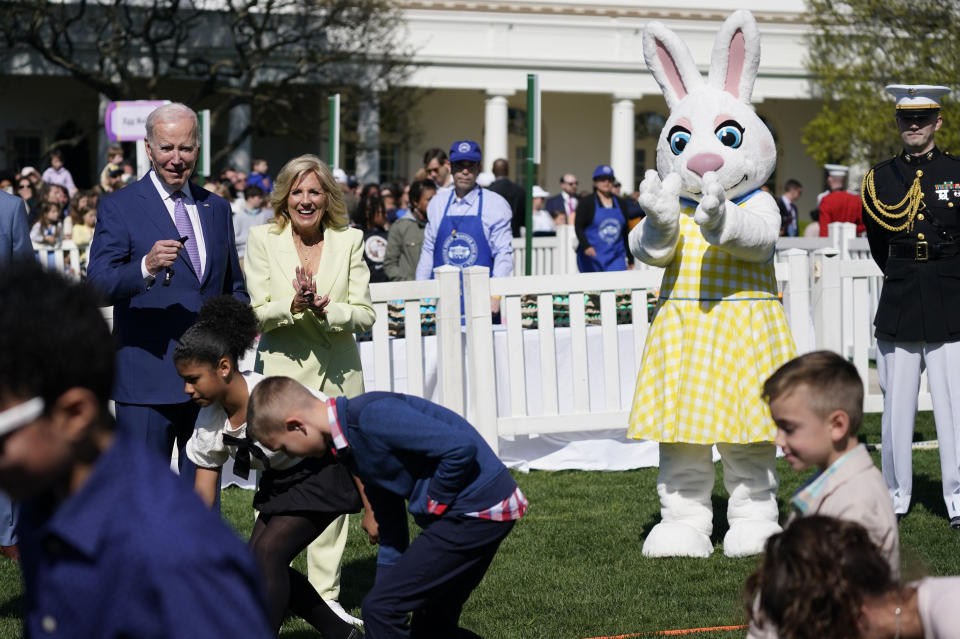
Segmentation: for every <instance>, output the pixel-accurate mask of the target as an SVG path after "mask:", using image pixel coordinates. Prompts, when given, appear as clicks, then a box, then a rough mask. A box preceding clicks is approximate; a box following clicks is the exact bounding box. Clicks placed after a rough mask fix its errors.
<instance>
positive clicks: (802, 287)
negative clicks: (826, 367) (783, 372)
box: [783, 248, 813, 353]
mask: <svg viewBox="0 0 960 639" xmlns="http://www.w3.org/2000/svg"><path fill="white" fill-rule="evenodd" d="M783 256H784V257H785V258H786V261H787V268H788V273H789V279H788V280H787V285H786V287H785V290H784V292H783V304H784V308H785V309H786V311H787V319H788V321H789V324H790V330H791V332H792V333H793V341H794V343H795V344H796V346H797V353H806V352H808V351H810V350H811V348H810V347H811V346H812V344H813V340H812V339H811V336H810V323H811V318H810V273H809V264H810V261H809V258H808V257H807V252H806V251H802V250H800V249H795V248H794V249H787V250H786V251H784V252H783Z"/></svg>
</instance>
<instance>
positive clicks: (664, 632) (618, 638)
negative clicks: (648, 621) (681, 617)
mask: <svg viewBox="0 0 960 639" xmlns="http://www.w3.org/2000/svg"><path fill="white" fill-rule="evenodd" d="M746 629H747V626H714V627H712V628H685V629H683V630H653V631H651V632H635V633H633V634H631V635H611V636H609V637H590V639H630V638H631V637H650V636H654V635H656V636H661V637H662V636H667V635H670V636H675V635H692V634H695V633H698V632H724V631H728V630H746Z"/></svg>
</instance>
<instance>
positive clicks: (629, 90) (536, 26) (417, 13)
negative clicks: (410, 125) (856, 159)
mask: <svg viewBox="0 0 960 639" xmlns="http://www.w3.org/2000/svg"><path fill="white" fill-rule="evenodd" d="M398 4H399V5H400V6H401V7H403V15H404V18H405V26H406V29H407V30H408V33H409V37H408V38H407V39H406V41H407V42H408V43H409V44H410V45H411V46H413V47H415V49H416V53H415V56H414V63H415V64H416V65H417V66H416V70H415V72H414V73H413V74H412V75H411V77H410V80H409V82H410V84H412V85H414V86H417V87H422V88H426V89H429V90H430V92H429V93H428V95H427V97H426V98H425V99H424V100H423V101H422V102H421V104H420V107H419V110H420V114H419V122H420V127H421V128H422V138H421V139H422V144H421V145H420V146H419V147H418V148H410V149H407V153H406V155H405V157H403V158H401V160H402V161H401V164H402V165H405V166H403V169H405V170H406V171H407V172H409V173H412V172H413V171H415V170H416V168H418V167H419V165H420V161H421V156H422V152H423V150H424V149H426V148H428V147H432V146H438V147H443V148H448V147H449V145H450V143H451V142H453V141H454V140H457V139H462V138H472V139H475V140H477V141H478V142H480V144H481V147H482V148H483V152H484V168H485V170H489V167H490V165H491V164H492V163H493V160H495V159H496V158H498V157H503V158H506V159H508V160H510V163H511V178H513V179H515V180H519V179H520V178H521V177H522V170H523V162H522V160H523V159H524V158H525V157H526V134H525V128H524V127H525V122H526V118H525V112H526V99H527V98H526V86H527V74H528V73H536V74H538V76H539V84H540V90H541V118H542V125H541V135H542V145H541V154H542V160H541V164H540V166H539V170H538V180H539V181H540V183H541V185H542V186H543V187H544V188H546V189H547V190H549V191H551V192H556V190H557V185H558V183H559V180H560V176H561V175H562V174H563V173H565V172H572V173H574V174H576V175H577V176H578V177H579V178H580V182H581V189H588V188H589V178H590V175H591V174H592V171H593V169H594V167H595V166H596V165H598V164H602V163H609V164H610V165H611V166H613V168H614V171H615V173H616V175H617V178H618V180H620V182H621V183H622V184H623V189H624V191H625V192H629V191H631V190H634V189H636V187H637V184H638V182H639V181H640V180H641V179H642V177H643V171H644V170H645V169H649V168H656V166H655V151H656V142H657V135H658V134H659V127H660V125H661V124H662V122H663V118H664V117H665V116H666V104H665V102H664V100H663V98H662V96H661V93H660V88H659V87H658V86H657V84H656V82H655V81H654V79H653V76H652V75H651V74H650V73H649V71H648V70H647V68H646V65H645V64H644V62H643V51H642V33H643V28H644V26H645V25H646V24H647V22H649V21H652V20H660V21H661V22H664V23H665V24H666V25H667V26H669V27H670V28H671V29H673V30H674V31H676V32H677V33H678V34H679V35H680V37H681V38H682V39H683V40H684V41H685V42H686V43H687V44H688V46H689V47H690V49H691V51H692V53H693V56H694V58H695V59H696V61H697V63H698V66H699V67H700V69H701V71H702V72H703V73H704V74H706V71H707V69H708V68H709V62H710V52H711V49H712V47H713V40H714V36H715V34H716V31H717V28H718V27H719V25H720V23H721V22H722V21H723V20H724V19H725V18H726V17H727V16H728V15H729V14H730V13H731V12H733V11H734V10H736V9H740V8H746V9H749V10H751V11H752V12H753V14H754V17H755V18H756V19H757V22H758V24H759V28H760V33H761V37H762V43H763V44H762V54H761V61H760V70H759V76H758V79H757V83H756V86H755V89H754V93H753V100H754V104H755V106H756V109H757V112H758V113H759V114H760V115H761V117H762V118H763V119H764V120H765V121H766V122H767V124H768V125H769V126H770V127H771V129H772V130H773V131H774V135H775V137H776V140H777V146H778V150H779V152H780V161H779V164H778V167H777V171H776V174H775V176H774V183H775V186H776V190H777V191H778V192H779V190H780V189H782V185H783V182H784V181H785V180H786V179H788V178H795V179H799V180H800V181H801V182H802V183H803V184H804V186H805V194H804V198H803V199H802V200H801V201H800V206H799V207H798V208H799V209H800V210H801V211H806V210H809V209H812V208H813V207H814V201H815V200H814V198H815V194H816V193H817V192H818V191H820V190H821V183H822V179H823V178H822V171H821V169H820V167H817V166H816V165H815V164H814V163H813V161H812V159H810V158H809V156H807V154H806V153H805V151H804V149H803V145H802V143H801V141H800V137H801V131H802V128H803V126H804V125H805V124H806V123H807V122H808V121H809V120H810V119H811V118H812V117H813V116H814V114H815V113H816V112H817V110H818V109H819V102H818V101H817V100H815V99H814V98H813V95H812V87H811V82H810V78H809V77H808V75H807V73H806V70H805V68H804V65H803V60H804V57H805V55H806V42H805V34H806V33H807V31H808V28H809V27H808V26H807V24H806V22H805V19H804V10H805V8H804V4H803V1H802V0H780V2H777V3H770V2H764V1H762V0H739V1H738V2H732V1H729V0H726V1H718V2H712V3H709V5H708V4H707V3H705V2H703V0H699V1H697V0H674V1H673V2H671V3H670V4H669V5H667V4H663V5H652V4H651V3H643V2H641V3H637V2H629V1H627V0H580V1H572V0H554V1H552V2H549V3H547V2H537V1H523V0H515V1H508V0H487V1H485V2H469V3H463V2H449V1H443V0H438V1H430V0H399V2H398ZM774 6H775V7H776V8H775V10H771V8H772V7H774Z"/></svg>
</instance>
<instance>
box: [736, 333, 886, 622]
mask: <svg viewBox="0 0 960 639" xmlns="http://www.w3.org/2000/svg"><path fill="white" fill-rule="evenodd" d="M763 395H764V398H765V399H766V400H767V402H768V403H769V404H770V412H771V413H772V415H773V420H774V422H776V424H777V437H776V440H775V442H776V444H777V445H778V446H779V447H780V448H781V449H782V450H783V454H784V456H785V458H786V461H787V463H788V464H790V467H791V468H792V469H793V470H795V471H802V470H805V469H807V468H810V467H811V466H816V467H817V468H819V470H820V472H818V473H816V474H815V475H814V476H813V477H811V478H810V479H809V480H808V481H807V482H806V483H805V484H803V486H801V487H800V489H799V490H798V491H797V492H796V494H795V495H794V496H793V499H792V500H791V504H792V506H793V512H792V513H791V514H790V517H789V518H788V520H787V525H789V524H790V523H791V522H792V521H793V520H794V519H796V518H797V517H804V516H808V515H814V514H818V515H830V516H831V517H836V518H838V519H846V520H848V521H855V522H857V523H858V524H860V525H861V526H863V527H864V528H866V530H867V532H868V533H869V534H870V538H871V539H872V540H873V542H874V543H875V544H876V545H877V547H879V548H880V550H881V552H882V553H883V555H884V557H886V559H887V561H888V562H889V563H890V568H891V570H892V574H893V576H894V577H897V576H899V574H900V541H899V537H898V535H897V519H896V517H895V516H894V514H893V504H892V503H891V502H890V492H889V491H888V490H887V485H886V483H885V482H884V480H883V476H882V475H881V474H880V471H879V470H877V467H876V466H874V464H873V460H872V459H871V458H870V454H869V453H868V452H867V448H866V446H864V445H863V444H860V443H858V441H857V432H858V431H859V430H860V422H861V420H862V418H863V382H862V381H861V380H860V375H859V374H858V373H857V369H856V367H854V366H853V364H851V363H850V362H848V361H847V360H846V359H844V358H843V357H840V356H839V355H837V354H836V353H832V352H830V351H816V352H813V353H807V354H805V355H801V356H800V357H797V358H795V359H793V360H791V361H789V362H787V363H786V364H784V365H783V366H781V367H780V368H779V369H777V371H776V372H775V373H774V374H773V375H771V376H770V378H769V379H767V381H766V382H765V383H764V385H763ZM755 603H758V602H755ZM747 636H748V638H759V637H776V636H777V634H776V629H775V628H773V627H772V624H769V623H767V624H764V625H763V626H762V627H757V626H756V625H755V624H754V623H751V625H750V632H749V633H748V635H747Z"/></svg>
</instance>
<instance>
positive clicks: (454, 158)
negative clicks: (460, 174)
mask: <svg viewBox="0 0 960 639" xmlns="http://www.w3.org/2000/svg"><path fill="white" fill-rule="evenodd" d="M480 158H481V156H480V145H479V144H477V143H476V142H474V141H473V140H459V141H457V142H454V143H453V144H452V145H451V146H450V163H451V164H453V163H454V162H463V161H467V162H479V161H480Z"/></svg>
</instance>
